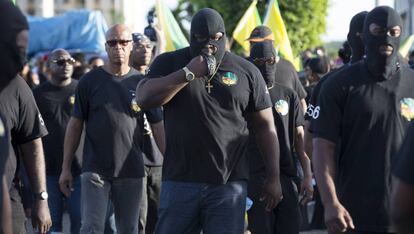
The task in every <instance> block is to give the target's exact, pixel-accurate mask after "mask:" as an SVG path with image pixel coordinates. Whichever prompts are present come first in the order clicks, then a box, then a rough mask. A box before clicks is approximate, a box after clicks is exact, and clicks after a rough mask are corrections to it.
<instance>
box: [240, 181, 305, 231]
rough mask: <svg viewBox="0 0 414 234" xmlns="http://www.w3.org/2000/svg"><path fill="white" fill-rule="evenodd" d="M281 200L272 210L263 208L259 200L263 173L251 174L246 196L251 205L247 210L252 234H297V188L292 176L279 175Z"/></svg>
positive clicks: (298, 215) (298, 217) (298, 216)
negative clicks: (251, 201)
mask: <svg viewBox="0 0 414 234" xmlns="http://www.w3.org/2000/svg"><path fill="white" fill-rule="evenodd" d="M280 183H281V186H282V193H283V200H282V201H281V202H280V203H279V204H278V205H277V206H276V208H275V209H273V211H272V212H267V211H266V210H265V207H266V204H265V202H263V201H260V195H261V191H262V188H263V184H264V174H263V173H259V174H256V175H251V176H250V180H249V183H248V189H247V191H248V197H249V198H250V199H252V200H253V206H252V208H251V209H250V210H249V211H248V222H249V228H248V229H249V230H250V231H251V232H252V234H298V233H299V225H300V213H299V202H298V190H297V187H296V184H295V183H294V182H293V180H292V178H290V177H286V176H283V175H281V176H280Z"/></svg>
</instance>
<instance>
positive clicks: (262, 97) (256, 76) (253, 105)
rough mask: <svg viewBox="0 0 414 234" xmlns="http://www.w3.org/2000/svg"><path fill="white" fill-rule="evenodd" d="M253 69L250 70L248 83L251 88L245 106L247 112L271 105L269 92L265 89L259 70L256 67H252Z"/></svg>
mask: <svg viewBox="0 0 414 234" xmlns="http://www.w3.org/2000/svg"><path fill="white" fill-rule="evenodd" d="M253 68H254V70H253V72H252V74H253V75H252V77H251V79H249V80H250V82H252V83H251V84H250V85H251V87H252V90H251V92H250V96H249V104H248V106H247V111H248V112H258V111H261V110H263V109H266V108H269V107H271V106H272V102H271V101H270V94H269V91H268V90H267V86H266V83H265V82H264V79H263V77H262V74H260V72H259V70H258V69H257V68H256V67H253Z"/></svg>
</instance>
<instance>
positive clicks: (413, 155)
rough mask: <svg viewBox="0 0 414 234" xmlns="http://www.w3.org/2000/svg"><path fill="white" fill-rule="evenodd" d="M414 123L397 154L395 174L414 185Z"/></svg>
mask: <svg viewBox="0 0 414 234" xmlns="http://www.w3.org/2000/svg"><path fill="white" fill-rule="evenodd" d="M413 141H414V122H412V123H411V124H410V127H409V128H408V130H407V134H406V137H405V139H404V142H403V144H402V146H401V148H400V151H399V153H398V154H397V157H396V161H395V164H394V167H393V170H392V172H393V174H394V175H395V176H396V177H398V178H399V179H400V180H402V181H404V182H405V183H408V184H411V185H414V170H413V167H414V144H413Z"/></svg>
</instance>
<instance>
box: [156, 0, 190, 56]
mask: <svg viewBox="0 0 414 234" xmlns="http://www.w3.org/2000/svg"><path fill="white" fill-rule="evenodd" d="M155 9H156V12H157V17H158V23H159V25H160V27H161V30H162V31H163V32H164V36H165V42H166V45H165V51H167V52H168V51H174V50H177V49H181V48H184V47H186V46H188V41H187V38H185V36H184V33H183V32H182V31H181V28H180V26H179V25H178V23H177V21H176V20H175V18H174V15H173V14H172V12H171V10H170V9H169V8H168V6H167V5H165V3H164V2H163V1H162V0H157V4H156V6H155Z"/></svg>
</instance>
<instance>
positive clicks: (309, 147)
mask: <svg viewBox="0 0 414 234" xmlns="http://www.w3.org/2000/svg"><path fill="white" fill-rule="evenodd" d="M309 125H310V121H305V152H306V154H307V155H308V157H309V158H310V159H312V138H313V136H312V133H311V132H309Z"/></svg>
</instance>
